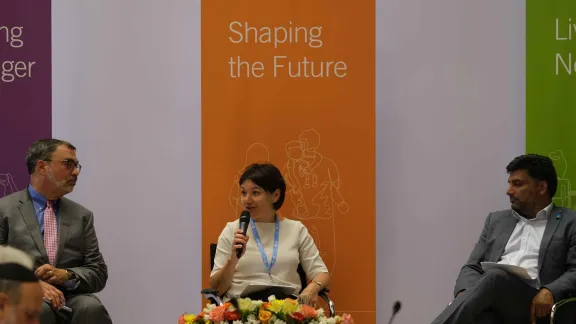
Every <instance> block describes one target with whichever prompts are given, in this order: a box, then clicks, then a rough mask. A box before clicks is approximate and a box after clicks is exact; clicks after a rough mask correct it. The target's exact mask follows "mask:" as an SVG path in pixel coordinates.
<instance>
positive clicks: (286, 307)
mask: <svg viewBox="0 0 576 324" xmlns="http://www.w3.org/2000/svg"><path fill="white" fill-rule="evenodd" d="M237 305H238V306H237V307H236V306H234V305H233V304H232V303H230V302H228V303H225V304H224V305H222V306H216V305H214V304H207V305H206V308H204V310H203V312H201V313H200V314H198V315H194V314H182V315H181V316H180V318H179V319H178V324H245V323H246V324H354V320H353V319H352V316H350V315H349V314H344V315H343V316H335V317H327V316H326V315H325V314H324V310H323V309H322V308H320V309H315V308H314V307H311V306H308V305H299V304H298V302H297V301H295V300H293V299H290V298H287V299H283V300H280V299H276V298H275V297H274V296H270V298H269V299H268V302H263V301H257V300H251V299H249V298H239V299H237Z"/></svg>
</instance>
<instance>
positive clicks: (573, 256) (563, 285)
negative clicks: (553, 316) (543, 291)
mask: <svg viewBox="0 0 576 324" xmlns="http://www.w3.org/2000/svg"><path fill="white" fill-rule="evenodd" d="M568 244H569V246H568V254H567V255H566V272H564V274H563V275H561V276H560V277H559V278H558V279H556V280H554V281H553V282H551V283H549V284H547V285H546V286H544V287H542V288H548V290H550V291H551V292H552V294H553V295H554V300H555V301H556V302H557V301H559V300H561V299H564V298H567V297H570V296H571V295H573V294H574V293H575V292H576V226H575V227H574V228H572V232H571V233H570V237H569V242H568ZM572 297H574V296H572Z"/></svg>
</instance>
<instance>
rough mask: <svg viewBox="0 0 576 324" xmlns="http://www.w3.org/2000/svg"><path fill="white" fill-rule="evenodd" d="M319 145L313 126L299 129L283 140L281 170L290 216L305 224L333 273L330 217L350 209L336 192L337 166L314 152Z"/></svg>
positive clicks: (333, 236)
mask: <svg viewBox="0 0 576 324" xmlns="http://www.w3.org/2000/svg"><path fill="white" fill-rule="evenodd" d="M319 146H320V134H319V133H318V131H317V130H316V129H315V128H310V129H307V130H305V131H303V132H302V133H300V135H299V136H298V140H292V141H289V142H288V143H286V146H285V150H286V156H287V157H288V161H287V162H286V164H285V165H284V167H283V170H282V173H283V174H284V178H285V179H286V196H289V198H290V201H291V202H292V203H293V210H292V213H291V215H290V217H292V218H295V219H298V220H300V221H302V223H304V225H306V227H307V228H308V231H309V232H310V235H311V236H312V237H313V239H314V241H315V242H316V245H317V246H318V250H320V254H321V255H322V257H323V258H324V261H325V263H326V265H327V266H328V270H329V271H330V272H333V271H334V268H335V266H336V224H335V217H334V216H335V215H336V213H337V212H338V213H340V214H342V215H344V214H346V213H348V211H349V209H350V208H349V206H348V204H347V203H346V201H345V200H344V198H343V197H342V194H341V193H340V185H341V183H342V181H341V179H340V172H339V170H338V167H337V165H336V163H335V162H334V161H333V160H331V159H329V158H327V157H326V156H324V155H322V154H321V153H319V152H318V148H319ZM320 229H321V230H320ZM329 242H332V244H331V245H330V243H329Z"/></svg>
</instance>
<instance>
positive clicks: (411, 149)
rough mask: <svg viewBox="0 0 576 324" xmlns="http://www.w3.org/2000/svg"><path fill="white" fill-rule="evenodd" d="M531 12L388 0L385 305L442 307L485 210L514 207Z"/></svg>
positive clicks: (381, 213)
mask: <svg viewBox="0 0 576 324" xmlns="http://www.w3.org/2000/svg"><path fill="white" fill-rule="evenodd" d="M524 15H525V5H524V1H520V0H516V1H500V0H486V1H459V0H438V1H429V0H377V33H376V35H377V87H376V89H377V91H376V92H377V120H378V121H377V141H376V146H377V190H376V191H377V201H378V205H377V231H378V236H377V245H378V248H377V255H378V259H377V273H378V285H377V286H378V292H379V293H378V296H379V298H378V301H377V305H378V309H379V311H380V312H381V314H385V316H384V317H387V316H389V314H390V310H391V307H392V304H393V302H394V301H395V300H401V301H403V307H404V308H403V310H402V311H401V313H400V314H399V315H398V317H397V318H396V320H395V323H406V324H414V323H430V322H431V321H432V320H433V319H434V318H435V317H436V316H437V315H438V314H439V313H440V312H441V310H442V309H443V307H444V306H445V305H446V304H447V303H448V302H449V301H450V300H451V298H452V290H453V287H454V283H455V280H456V276H457V274H458V271H459V269H460V267H461V266H462V265H463V263H464V262H465V261H466V259H467V257H468V255H469V253H470V251H471V249H472V247H473V245H474V243H475V242H476V240H477V238H478V235H479V234H480V231H481V229H482V225H483V222H484V219H485V217H486V216H487V215H488V213H489V212H490V211H492V210H497V209H504V208H508V206H509V204H508V200H507V197H506V195H505V189H506V181H507V175H506V171H505V167H506V165H507V163H508V162H509V161H510V160H511V159H512V158H513V157H515V156H516V155H519V154H522V153H523V152H524V134H525V127H524V123H525V113H524V94H525V91H524V80H525V74H524V62H525V59H524V58H525V42H524V35H525V30H524ZM384 320H386V319H382V322H384ZM378 322H380V320H379V321H378Z"/></svg>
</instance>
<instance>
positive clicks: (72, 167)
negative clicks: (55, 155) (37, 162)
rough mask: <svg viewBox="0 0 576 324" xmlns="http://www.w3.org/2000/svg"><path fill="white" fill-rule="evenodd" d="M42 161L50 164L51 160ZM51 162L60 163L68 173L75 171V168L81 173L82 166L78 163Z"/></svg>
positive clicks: (67, 161)
mask: <svg viewBox="0 0 576 324" xmlns="http://www.w3.org/2000/svg"><path fill="white" fill-rule="evenodd" d="M44 161H46V162H50V161H53V160H44ZM53 162H60V163H62V164H63V165H64V166H65V167H66V168H67V169H68V170H70V171H74V170H76V168H78V171H82V165H80V163H78V162H77V161H74V160H62V161H53Z"/></svg>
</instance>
